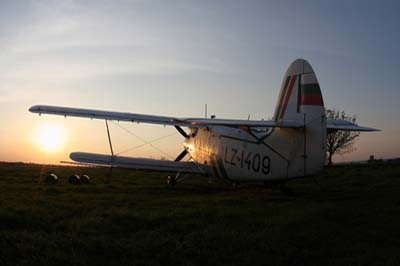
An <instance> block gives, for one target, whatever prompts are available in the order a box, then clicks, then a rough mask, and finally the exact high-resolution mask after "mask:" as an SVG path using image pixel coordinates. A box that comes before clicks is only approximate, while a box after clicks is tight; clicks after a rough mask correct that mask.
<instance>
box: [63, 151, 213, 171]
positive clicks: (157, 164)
mask: <svg viewBox="0 0 400 266" xmlns="http://www.w3.org/2000/svg"><path fill="white" fill-rule="evenodd" d="M70 158H71V159H72V160H73V161H75V162H79V163H90V164H96V165H106V166H113V167H121V168H131V169H137V170H152V171H162V172H181V173H194V174H204V173H207V169H206V168H205V167H204V166H200V165H197V164H195V163H194V162H174V161H167V160H154V159H146V158H132V157H122V156H111V155H104V154H96V153H85V152H73V153H71V154H70Z"/></svg>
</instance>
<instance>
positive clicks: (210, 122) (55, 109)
mask: <svg viewBox="0 0 400 266" xmlns="http://www.w3.org/2000/svg"><path fill="white" fill-rule="evenodd" d="M29 111H30V112H32V113H37V114H51V115H60V116H65V117H67V116H73V117H83V118H90V119H103V120H104V119H106V120H114V121H125V122H137V123H147V124H158V125H167V126H182V127H198V128H202V127H203V128H204V127H210V126H227V127H243V126H244V127H285V128H301V127H303V125H302V124H301V123H298V122H296V121H290V120H284V121H267V120H240V119H239V120H236V119H205V118H176V117H168V116H158V115H146V114H133V113H122V112H110V111H100V110H90V109H81V108H70V107H60V106H48V105H35V106H32V107H31V108H30V109H29Z"/></svg>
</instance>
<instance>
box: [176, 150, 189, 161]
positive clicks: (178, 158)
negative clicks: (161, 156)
mask: <svg viewBox="0 0 400 266" xmlns="http://www.w3.org/2000/svg"><path fill="white" fill-rule="evenodd" d="M187 153H188V152H187V151H186V150H183V151H182V152H181V154H179V155H178V157H176V159H175V162H179V161H180V160H182V159H183V157H185V156H186V154H187Z"/></svg>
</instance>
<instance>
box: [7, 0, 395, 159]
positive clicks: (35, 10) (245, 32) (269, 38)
mask: <svg viewBox="0 0 400 266" xmlns="http://www.w3.org/2000/svg"><path fill="white" fill-rule="evenodd" d="M399 3H400V2H398V1H349V0H346V1H340V0H338V1H281V0H279V1H267V0H262V1H261V0H260V1H239V0H238V1H224V0H221V1H215V0H213V1H188V0H182V1H173V0H171V1H165V0H160V1H156V0H154V1H153V0H123V1H106V0H104V1H73V0H68V1H67V0H66V1H48V0H38V1H11V0H10V1H7V0H6V1H1V2H0V16H1V18H2V19H1V20H2V22H1V24H0V121H1V127H0V147H1V149H0V161H25V162H40V163H58V162H59V161H61V160H69V157H68V155H69V153H70V152H71V151H88V152H100V153H108V152H109V147H108V142H107V135H106V129H105V124H104V122H102V121H91V120H87V119H78V118H67V119H64V118H63V117H54V116H41V117H39V116H37V115H34V114H31V113H29V112H28V108H29V107H30V106H32V105H35V104H48V105H61V106H72V107H85V108H95V109H103V110H113V111H127V112H135V113H147V114H158V115H169V116H178V117H203V116H204V104H205V103H207V104H208V110H209V114H215V115H216V116H217V117H218V118H237V119H247V117H248V115H249V114H250V115H251V118H252V119H261V118H266V119H269V118H271V117H272V115H273V112H274V108H275V103H276V100H277V98H278V93H279V88H280V84H281V80H282V78H283V75H284V73H285V71H286V69H287V67H288V66H289V64H290V63H291V62H292V61H293V60H295V59H296V58H304V59H307V60H308V61H309V62H310V63H311V65H312V66H313V68H314V70H315V72H316V74H317V77H318V79H319V82H320V85H321V90H322V94H323V97H324V102H325V105H326V107H327V108H338V109H341V110H345V111H346V112H347V113H349V114H355V115H357V117H358V119H357V120H358V123H359V124H361V125H365V126H370V127H376V128H380V129H381V130H382V131H381V132H378V133H364V134H361V137H360V139H359V141H358V142H357V146H356V148H357V149H356V151H354V152H353V153H351V154H345V155H343V156H337V157H336V160H337V161H352V160H365V159H368V157H369V155H371V154H374V155H375V157H377V158H391V157H400V125H399V115H400V104H399V99H400V86H399V81H398V80H399V77H400V62H399V60H400V51H399V41H400V30H399V25H400V16H399V15H398V10H400V4H399ZM119 126H122V127H123V128H120V127H119ZM110 127H111V134H112V136H113V139H114V145H115V149H116V151H117V152H121V151H124V150H125V149H129V148H132V147H135V146H138V145H140V144H142V143H143V142H142V141H141V140H140V138H143V139H146V140H152V139H156V138H158V137H162V136H166V135H171V134H173V135H172V136H170V137H168V138H165V139H162V140H160V141H158V142H156V143H154V145H156V146H157V147H159V149H161V150H162V151H163V152H160V150H159V149H155V148H154V147H151V146H143V147H139V148H136V149H133V150H131V151H129V152H128V153H123V155H128V156H138V157H153V158H160V156H164V157H167V158H170V157H171V158H173V157H175V156H176V155H177V154H179V152H180V151H181V150H182V145H181V142H182V141H183V140H182V137H181V136H180V135H179V133H176V130H175V129H174V128H168V127H165V128H164V127H163V126H151V125H142V124H141V125H137V124H134V125H132V124H126V123H120V124H118V125H117V124H114V123H112V124H110ZM127 130H129V131H130V132H133V134H135V135H136V136H139V137H140V138H137V137H135V136H133V135H132V134H128V133H127ZM49 132H50V133H49ZM51 132H53V133H51ZM46 134H47V135H46ZM52 134H53V135H54V134H56V135H57V136H58V137H57V138H56V139H54V140H51V138H52ZM52 141H53V142H52ZM50 144H52V145H53V146H51V145H50ZM46 145H47V146H46ZM49 145H50V146H49ZM169 156H170V157H169Z"/></svg>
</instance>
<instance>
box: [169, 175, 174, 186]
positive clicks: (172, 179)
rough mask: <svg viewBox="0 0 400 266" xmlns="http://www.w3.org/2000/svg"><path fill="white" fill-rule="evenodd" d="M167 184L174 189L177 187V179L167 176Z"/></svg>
mask: <svg viewBox="0 0 400 266" xmlns="http://www.w3.org/2000/svg"><path fill="white" fill-rule="evenodd" d="M167 184H168V185H170V186H171V187H174V186H175V185H176V177H173V176H170V175H169V176H167Z"/></svg>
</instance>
